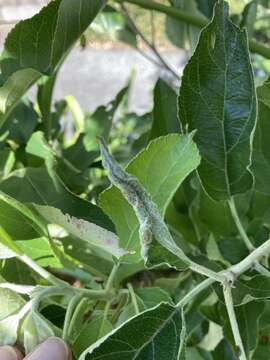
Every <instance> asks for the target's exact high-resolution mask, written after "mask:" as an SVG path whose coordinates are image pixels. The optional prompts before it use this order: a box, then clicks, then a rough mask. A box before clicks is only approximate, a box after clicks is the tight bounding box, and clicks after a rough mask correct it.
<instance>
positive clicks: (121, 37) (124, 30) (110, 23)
mask: <svg viewBox="0 0 270 360" xmlns="http://www.w3.org/2000/svg"><path fill="white" fill-rule="evenodd" d="M90 30H94V32H96V33H98V34H102V35H105V36H108V37H109V38H110V39H111V40H113V41H122V42H124V43H127V44H128V45H131V46H136V45H137V39H136V35H135V34H134V32H132V31H131V29H130V27H129V25H128V23H127V20H126V19H125V17H124V16H123V15H122V14H121V13H120V12H119V11H116V10H115V9H114V8H113V7H111V6H109V5H108V6H106V7H105V8H104V10H103V11H102V12H101V13H100V14H99V15H98V16H97V17H96V19H95V21H93V23H92V25H91V27H90ZM87 35H88V34H87V32H86V34H85V37H86V39H85V40H87V37H88V36H87ZM89 35H91V32H90V31H89ZM89 39H91V36H89Z"/></svg>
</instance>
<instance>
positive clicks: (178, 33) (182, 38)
mask: <svg viewBox="0 0 270 360" xmlns="http://www.w3.org/2000/svg"><path fill="white" fill-rule="evenodd" d="M171 3H172V5H173V7H174V8H176V9H179V10H182V11H186V12H188V13H189V12H190V13H192V14H196V15H198V16H200V17H203V16H202V14H201V13H200V11H199V10H198V8H197V3H196V1H195V0H189V1H185V0H171ZM166 32H167V35H168V38H169V40H170V41H171V42H172V43H173V44H174V45H175V46H178V47H179V48H182V49H194V47H195V46H196V44H197V41H198V38H199V34H200V29H199V28H198V27H196V26H193V25H191V24H188V23H185V22H182V21H180V20H177V19H174V18H172V17H170V16H168V17H167V19H166Z"/></svg>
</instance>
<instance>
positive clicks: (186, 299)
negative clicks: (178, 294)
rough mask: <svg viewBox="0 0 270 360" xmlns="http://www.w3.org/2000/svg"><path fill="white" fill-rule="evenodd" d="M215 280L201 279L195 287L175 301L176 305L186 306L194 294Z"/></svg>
mask: <svg viewBox="0 0 270 360" xmlns="http://www.w3.org/2000/svg"><path fill="white" fill-rule="evenodd" d="M214 282H215V280H213V279H206V280H204V281H202V282H201V283H200V284H199V285H197V286H196V287H195V288H193V289H192V290H191V291H190V292H189V293H187V294H186V295H185V296H184V297H183V299H181V300H180V301H179V302H178V303H177V305H176V306H177V307H184V306H186V305H187V304H188V303H189V302H190V301H191V300H192V299H193V298H194V297H195V296H196V295H198V294H199V293H200V292H202V291H203V290H205V289H207V288H208V287H209V286H210V285H212V284H213V283H214Z"/></svg>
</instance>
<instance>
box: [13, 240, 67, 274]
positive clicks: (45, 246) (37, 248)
mask: <svg viewBox="0 0 270 360" xmlns="http://www.w3.org/2000/svg"><path fill="white" fill-rule="evenodd" d="M16 244H17V245H18V246H19V248H20V249H21V250H22V251H23V253H24V254H25V255H27V256H29V257H30V258H31V259H32V260H34V261H35V262H36V263H37V264H38V265H40V266H43V267H48V266H51V267H54V268H59V267H62V266H61V263H60V262H59V260H58V259H57V257H56V255H55V254H54V252H53V250H52V248H51V245H50V242H49V240H48V239H47V238H45V237H41V238H36V239H31V240H24V241H16Z"/></svg>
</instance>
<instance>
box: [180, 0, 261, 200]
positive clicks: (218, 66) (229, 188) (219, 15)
mask: <svg viewBox="0 0 270 360" xmlns="http://www.w3.org/2000/svg"><path fill="white" fill-rule="evenodd" d="M179 117H180V120H181V122H182V126H183V128H184V129H185V128H186V127H188V129H189V130H193V129H197V132H196V135H195V138H194V139H195V141H196V143H197V145H198V147H199V150H200V154H201V156H202V163H201V165H200V167H199V169H198V173H199V176H200V178H201V181H202V184H203V187H204V188H205V190H206V191H207V193H208V194H209V195H210V196H211V197H212V198H214V199H216V200H226V199H228V198H230V197H231V196H232V195H234V194H238V193H243V192H245V191H247V190H248V189H250V188H251V186H252V184H253V177H252V175H251V173H250V171H249V166H250V157H251V139H252V134H253V129H254V126H255V122H256V93H255V88H254V81H253V73H252V68H251V64H250V59H249V53H248V44H247V36H246V33H245V32H243V31H241V30H239V29H238V28H237V27H236V26H235V25H234V24H233V23H232V22H231V21H230V20H229V16H228V5H227V3H225V2H223V1H219V2H218V3H217V5H216V7H215V17H214V18H213V20H212V22H211V23H210V24H209V25H208V26H207V27H206V28H205V29H204V30H203V31H202V33H201V36H200V41H199V44H198V46H197V48H196V51H195V53H194V55H193V56H192V58H191V60H190V61H189V63H188V65H187V66H186V68H185V71H184V75H183V79H182V86H181V90H180V96H179Z"/></svg>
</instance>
